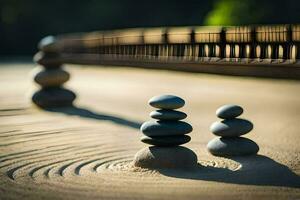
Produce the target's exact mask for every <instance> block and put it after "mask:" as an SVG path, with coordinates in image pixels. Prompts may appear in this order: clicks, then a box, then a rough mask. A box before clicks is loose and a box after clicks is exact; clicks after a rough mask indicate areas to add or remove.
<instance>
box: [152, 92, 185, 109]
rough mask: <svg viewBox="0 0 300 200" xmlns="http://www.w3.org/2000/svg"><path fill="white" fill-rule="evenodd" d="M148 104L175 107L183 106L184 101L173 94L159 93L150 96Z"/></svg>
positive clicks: (167, 107) (168, 107)
mask: <svg viewBox="0 0 300 200" xmlns="http://www.w3.org/2000/svg"><path fill="white" fill-rule="evenodd" d="M149 104H150V105H151V106H153V107H155V108H160V109H177V108H181V107H183V106H184V104H185V101H184V100H183V99H182V98H180V97H178V96H174V95H160V96H155V97H152V98H151V99H150V100H149Z"/></svg>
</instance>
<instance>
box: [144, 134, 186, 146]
mask: <svg viewBox="0 0 300 200" xmlns="http://www.w3.org/2000/svg"><path fill="white" fill-rule="evenodd" d="M190 140H191V137H190V136H188V135H178V136H177V135H173V136H160V137H158V136H157V137H148V136H142V137H141V141H142V142H144V143H146V144H150V145H155V146H162V147H166V146H177V145H181V144H185V143H188V142H189V141H190Z"/></svg>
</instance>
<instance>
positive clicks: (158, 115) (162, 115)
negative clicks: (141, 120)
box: [150, 109, 187, 120]
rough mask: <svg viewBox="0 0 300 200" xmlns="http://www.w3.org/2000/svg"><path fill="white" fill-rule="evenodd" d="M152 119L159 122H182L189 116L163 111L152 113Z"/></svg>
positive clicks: (178, 112) (174, 111)
mask: <svg viewBox="0 0 300 200" xmlns="http://www.w3.org/2000/svg"><path fill="white" fill-rule="evenodd" d="M150 117H152V118H154V119H159V120H181V119H185V118H186V117H187V115H186V114H185V113H184V112H180V111H176V110H167V109H163V110H155V111H152V112H151V113H150Z"/></svg>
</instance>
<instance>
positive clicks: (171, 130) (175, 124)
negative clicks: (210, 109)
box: [140, 121, 193, 137]
mask: <svg viewBox="0 0 300 200" xmlns="http://www.w3.org/2000/svg"><path fill="white" fill-rule="evenodd" d="M140 129H141V131H142V132H143V133H144V134H145V135H146V136H150V137H152V136H170V135H184V134H188V133H190V132H192V130H193V127H192V126H191V125H190V124H188V123H186V122H182V121H147V122H145V123H143V124H142V126H141V128H140Z"/></svg>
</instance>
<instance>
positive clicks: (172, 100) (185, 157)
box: [134, 95, 197, 168]
mask: <svg viewBox="0 0 300 200" xmlns="http://www.w3.org/2000/svg"><path fill="white" fill-rule="evenodd" d="M149 104H150V105H151V106H152V107H154V108H158V109H159V110H156V111H152V112H151V113H150V116H151V117H152V118H153V119H155V121H147V122H145V123H143V125H142V126H141V132H142V133H143V134H144V136H142V137H141V141H142V142H144V143H146V144H150V145H153V146H151V147H147V148H145V149H142V150H141V151H139V152H138V153H137V154H136V156H135V160H134V165H135V166H138V167H145V168H177V167H189V166H194V165H196V164H197V156H196V155H195V154H194V153H193V152H192V151H191V150H189V149H187V148H185V147H180V146H179V145H181V144H185V143H187V142H189V141H190V140H191V137H190V136H188V135H186V134H188V133H190V132H191V131H192V130H193V128H192V126H191V125H190V124H188V123H186V122H183V121H181V120H182V119H185V118H186V117H187V115H186V114H185V113H183V112H180V111H176V110H175V109H178V108H181V107H183V106H184V104H185V101H184V100H183V99H182V98H180V97H177V96H174V95H161V96H155V97H153V98H151V99H150V100H149Z"/></svg>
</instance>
